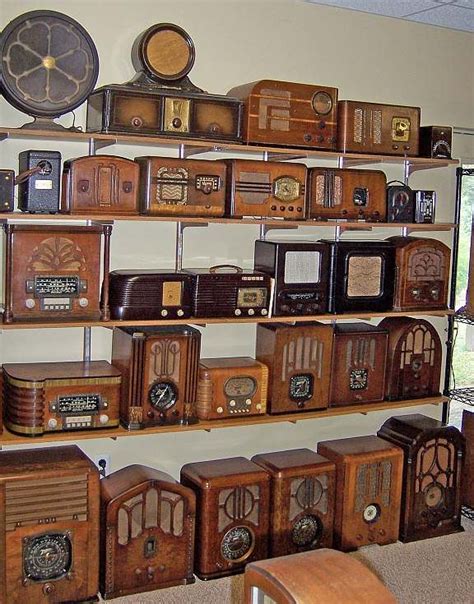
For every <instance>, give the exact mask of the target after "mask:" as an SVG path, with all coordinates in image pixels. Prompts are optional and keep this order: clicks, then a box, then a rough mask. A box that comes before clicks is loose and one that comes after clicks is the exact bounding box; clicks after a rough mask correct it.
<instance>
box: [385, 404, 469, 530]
mask: <svg viewBox="0 0 474 604" xmlns="http://www.w3.org/2000/svg"><path fill="white" fill-rule="evenodd" d="M377 434H378V436H380V437H382V438H384V439H385V440H387V441H389V442H390V443H393V444H394V445H397V446H399V447H401V449H402V450H403V453H404V462H403V485H404V486H403V495H402V507H401V518H400V536H399V539H400V541H403V542H407V541H416V540H418V539H428V538H430V537H439V536H441V535H447V534H449V533H455V532H458V531H462V530H464V529H463V528H462V527H461V479H462V470H463V457H464V438H463V436H462V434H461V433H460V432H459V430H458V429H457V428H455V427H454V426H447V425H446V424H443V423H442V422H439V421H438V420H436V419H433V418H431V417H427V416H426V415H420V414H418V413H414V414H412V415H400V416H397V417H391V418H390V419H388V420H387V421H386V422H385V423H384V424H383V426H382V427H381V428H380V430H379V431H378V433H377Z"/></svg>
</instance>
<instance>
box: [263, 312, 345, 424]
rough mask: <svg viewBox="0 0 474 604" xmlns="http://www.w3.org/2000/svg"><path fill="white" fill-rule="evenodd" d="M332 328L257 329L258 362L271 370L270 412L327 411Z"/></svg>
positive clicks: (317, 325)
mask: <svg viewBox="0 0 474 604" xmlns="http://www.w3.org/2000/svg"><path fill="white" fill-rule="evenodd" d="M332 340H333V328H332V326H331V325H325V324H323V323H317V322H312V323H306V322H301V323H297V324H296V325H287V324H284V323H268V324H264V325H257V341H256V353H255V356H256V358H257V359H258V360H259V361H261V362H262V363H265V365H267V366H268V370H269V374H268V411H269V413H272V414H273V413H291V412H294V411H298V412H299V411H314V410H317V409H325V408H326V407H327V406H328V403H329V379H330V374H331V356H332V345H333V342H332Z"/></svg>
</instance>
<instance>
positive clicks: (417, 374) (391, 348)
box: [379, 317, 442, 401]
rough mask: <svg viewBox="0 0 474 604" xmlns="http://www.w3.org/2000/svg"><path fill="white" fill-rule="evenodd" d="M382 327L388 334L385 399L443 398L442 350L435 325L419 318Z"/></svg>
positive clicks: (393, 321)
mask: <svg viewBox="0 0 474 604" xmlns="http://www.w3.org/2000/svg"><path fill="white" fill-rule="evenodd" d="M379 327H381V328H382V327H383V328H384V329H387V330H388V353H387V370H386V381H385V398H386V399H387V400H389V401H399V400H403V399H409V398H423V397H426V396H439V383H440V378H441V359H442V347H441V340H440V338H439V335H438V332H437V331H436V329H435V328H434V327H433V326H432V325H431V323H429V322H428V321H425V320H424V319H418V318H416V319H415V318H410V317H387V318H385V319H383V320H382V321H381V322H380V323H379Z"/></svg>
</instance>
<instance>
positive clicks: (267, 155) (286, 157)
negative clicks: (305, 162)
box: [263, 151, 307, 161]
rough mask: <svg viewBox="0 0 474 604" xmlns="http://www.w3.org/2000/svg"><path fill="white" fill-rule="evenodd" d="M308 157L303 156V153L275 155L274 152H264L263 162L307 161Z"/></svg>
mask: <svg viewBox="0 0 474 604" xmlns="http://www.w3.org/2000/svg"><path fill="white" fill-rule="evenodd" d="M306 157H307V155H302V154H301V153H295V154H294V155H292V154H290V153H277V152H275V153H273V152H272V151H264V152H263V161H293V160H294V159H305V158H306Z"/></svg>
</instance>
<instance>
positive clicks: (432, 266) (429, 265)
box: [388, 237, 451, 310]
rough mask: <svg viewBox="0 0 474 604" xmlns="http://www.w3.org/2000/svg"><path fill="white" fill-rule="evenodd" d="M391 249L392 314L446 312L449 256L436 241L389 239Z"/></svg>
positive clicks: (444, 248)
mask: <svg viewBox="0 0 474 604" xmlns="http://www.w3.org/2000/svg"><path fill="white" fill-rule="evenodd" d="M388 241H391V242H392V244H393V246H394V247H395V263H396V268H397V270H396V279H395V290H394V296H393V308H394V310H427V309H441V308H446V306H447V301H448V283H449V266H450V258H451V252H450V250H449V248H448V246H446V245H445V244H444V243H441V241H437V240H436V239H429V238H423V239H421V238H420V239H419V238H417V237H389V239H388Z"/></svg>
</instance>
